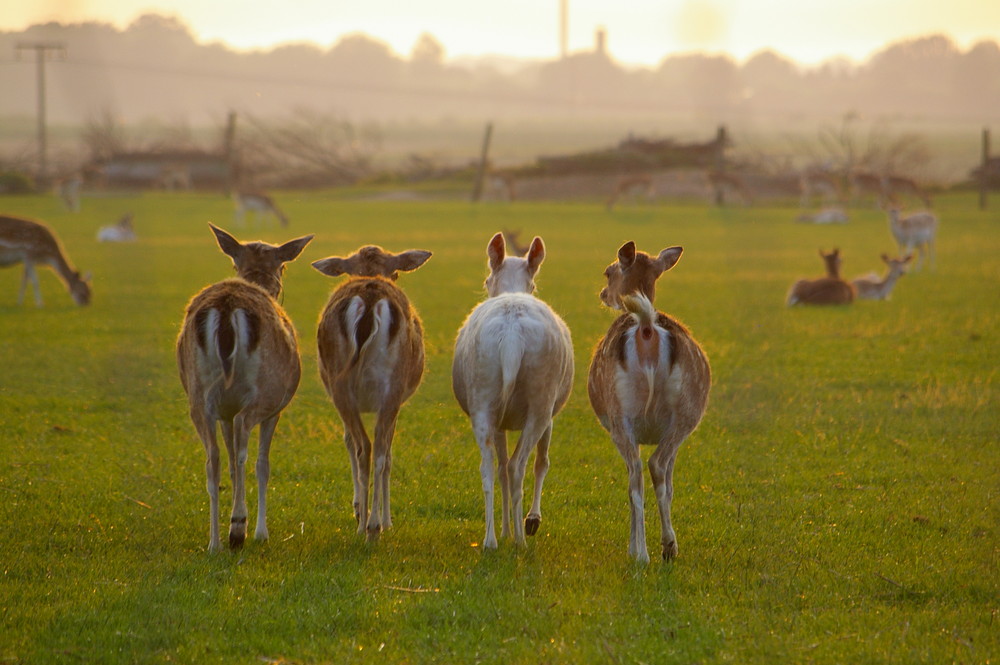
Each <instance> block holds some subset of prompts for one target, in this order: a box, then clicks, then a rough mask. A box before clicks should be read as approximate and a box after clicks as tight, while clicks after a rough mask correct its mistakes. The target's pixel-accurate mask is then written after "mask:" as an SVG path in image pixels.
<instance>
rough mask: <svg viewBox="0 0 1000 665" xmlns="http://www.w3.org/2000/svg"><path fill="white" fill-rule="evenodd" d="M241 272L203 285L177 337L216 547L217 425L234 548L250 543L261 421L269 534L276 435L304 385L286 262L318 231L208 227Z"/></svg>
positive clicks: (262, 519) (262, 508)
mask: <svg viewBox="0 0 1000 665" xmlns="http://www.w3.org/2000/svg"><path fill="white" fill-rule="evenodd" d="M209 226H210V227H211V229H212V232H213V233H215V237H216V240H217V241H218V243H219V247H220V248H221V249H222V251H223V252H224V253H225V254H226V255H228V256H229V257H230V258H231V259H232V260H233V264H234V266H235V267H236V274H237V276H236V277H235V278H232V279H226V280H223V281H221V282H218V283H216V284H212V285H210V286H207V287H205V288H204V289H202V290H201V291H200V292H199V293H198V294H196V295H195V296H194V297H193V298H192V299H191V302H189V303H188V306H187V310H186V314H185V316H184V323H183V324H182V326H181V333H180V335H179V336H178V338H177V366H178V369H179V371H180V378H181V384H182V385H183V386H184V392H185V393H187V397H188V405H189V408H190V415H191V421H192V422H193V423H194V427H195V429H196V430H197V431H198V436H199V437H200V438H201V441H202V443H203V444H204V446H205V455H206V457H207V458H208V460H207V463H206V469H205V470H206V475H207V477H208V483H207V486H208V497H209V502H210V506H211V517H210V533H211V535H210V539H209V541H208V549H209V551H212V552H214V551H217V550H219V549H220V548H221V544H220V542H219V475H220V467H219V446H218V443H217V439H216V425H215V424H216V422H220V423H221V425H222V437H223V439H224V440H225V443H226V450H227V451H228V453H229V477H230V479H231V481H232V484H233V512H232V519H231V520H230V524H229V546H230V548H234V549H235V548H238V547H240V546H242V545H243V541H244V540H245V539H246V533H247V504H246V487H245V481H246V469H245V465H246V461H247V447H248V445H249V440H250V432H251V431H252V430H253V428H254V427H256V426H257V425H258V424H259V425H260V445H259V450H258V453H257V489H258V492H257V528H256V530H255V531H254V538H256V539H257V540H267V483H268V480H269V479H270V476H271V464H270V459H269V454H270V450H271V438H272V436H273V435H274V429H275V427H276V426H277V424H278V419H279V418H280V417H281V411H282V410H283V409H284V408H285V406H287V405H288V403H289V402H290V401H291V399H292V396H293V395H295V391H296V389H297V388H298V385H299V376H300V375H301V365H300V361H299V349H298V342H297V340H296V334H295V327H294V326H293V325H292V322H291V320H290V319H289V318H288V316H287V315H286V314H285V311H284V310H283V309H282V308H281V305H279V304H278V301H277V300H276V298H277V297H278V296H279V295H280V293H281V274H282V272H283V271H284V269H285V264H286V263H288V262H289V261H292V260H294V259H295V258H296V257H298V255H299V254H300V253H301V252H302V250H303V249H304V248H305V246H306V245H307V244H309V241H310V240H312V236H311V235H308V236H304V237H302V238H297V239H296V240H290V241H289V242H286V243H285V244H283V245H280V246H276V245H271V244H269V243H266V242H250V243H241V242H240V241H238V240H237V239H236V238H234V237H233V236H231V235H229V234H228V233H226V232H225V231H223V230H222V229H219V228H216V227H215V226H212V225H211V224H209Z"/></svg>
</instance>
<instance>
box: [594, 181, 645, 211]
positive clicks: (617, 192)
mask: <svg viewBox="0 0 1000 665" xmlns="http://www.w3.org/2000/svg"><path fill="white" fill-rule="evenodd" d="M653 196H654V190H653V178H652V176H650V175H649V174H647V173H640V174H638V175H630V176H624V177H622V178H619V179H618V182H616V183H615V189H614V191H613V192H612V193H611V196H610V197H609V198H608V200H607V201H606V202H605V204H604V205H605V207H606V208H607V209H608V212H611V211H612V210H614V207H615V205H616V204H617V203H618V202H619V201H621V200H622V199H623V198H628V199H631V200H632V202H633V203H635V202H636V201H638V200H639V198H640V197H641V198H644V199H646V200H647V201H652V200H653Z"/></svg>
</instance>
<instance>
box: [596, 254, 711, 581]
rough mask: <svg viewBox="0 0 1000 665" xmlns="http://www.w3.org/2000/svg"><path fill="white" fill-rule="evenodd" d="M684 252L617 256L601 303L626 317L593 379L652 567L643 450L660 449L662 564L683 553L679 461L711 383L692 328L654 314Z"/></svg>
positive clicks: (642, 553) (605, 341) (655, 461)
mask: <svg viewBox="0 0 1000 665" xmlns="http://www.w3.org/2000/svg"><path fill="white" fill-rule="evenodd" d="M683 251H684V250H683V248H681V247H668V248H667V249H664V250H663V251H661V252H660V253H659V255H657V256H656V257H652V256H650V255H649V254H646V253H645V252H637V251H636V249H635V243H634V242H632V241H631V240H630V241H629V242H627V243H625V244H624V245H622V246H621V248H620V249H619V250H618V259H617V260H616V261H615V262H614V263H612V264H611V265H609V266H608V267H607V269H606V270H605V271H604V276H605V277H606V279H607V286H606V287H605V288H604V289H603V290H602V291H601V302H603V303H604V304H605V305H606V306H608V307H610V308H612V309H616V310H622V309H624V310H625V312H624V313H623V314H622V315H621V316H619V317H618V318H617V319H615V321H614V323H612V324H611V327H610V328H609V329H608V332H607V334H606V335H605V336H604V337H603V338H601V341H599V342H598V343H597V346H596V347H595V349H594V357H593V359H592V360H591V363H590V376H589V377H588V381H587V392H588V394H589V396H590V404H591V406H592V407H593V409H594V413H596V414H597V418H598V419H599V420H600V422H601V425H602V426H603V427H604V429H606V430H608V432H609V433H610V434H611V440H612V441H613V442H614V444H615V446H616V447H617V448H618V452H619V453H620V454H621V456H622V458H623V459H624V460H625V466H626V468H627V469H628V481H629V482H628V497H629V513H630V529H629V547H628V552H629V555H630V556H632V557H634V558H635V559H637V560H638V561H640V562H643V563H648V562H649V552H648V550H647V549H646V526H645V518H644V514H643V495H644V487H643V479H642V460H641V458H640V455H639V446H640V445H642V444H648V445H654V446H656V450H655V451H654V452H653V454H652V455H651V456H650V458H649V475H650V477H651V478H652V482H653V489H654V491H655V493H656V501H657V504H658V506H659V511H660V523H661V538H660V541H661V545H662V548H663V549H662V553H663V558H664V559H672V558H674V557H676V556H677V552H678V548H677V537H676V534H675V532H674V528H673V525H672V524H671V521H670V506H671V503H672V501H673V496H674V485H673V475H674V460H675V459H676V457H677V451H678V450H679V449H680V446H681V444H682V443H683V442H684V440H685V439H687V437H688V436H689V435H690V434H691V432H693V431H694V429H695V428H696V427H697V426H698V423H699V422H701V417H702V415H703V414H704V413H705V407H706V406H707V404H708V392H709V388H710V386H711V383H712V376H711V369H710V368H709V364H708V357H707V356H706V355H705V352H704V351H703V350H702V348H701V346H700V345H699V344H698V342H697V341H696V340H695V339H694V337H692V336H691V333H690V332H689V331H688V329H687V328H685V327H684V325H683V324H681V323H680V322H679V321H677V320H676V319H674V318H672V317H670V316H668V315H666V314H664V313H663V312H658V311H656V310H655V309H654V308H653V298H654V295H655V290H656V280H657V279H659V277H660V275H662V274H663V273H664V272H666V271H667V270H670V268H672V267H673V266H674V265H675V264H676V263H677V260H678V259H680V257H681V253H682V252H683Z"/></svg>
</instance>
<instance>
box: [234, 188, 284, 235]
mask: <svg viewBox="0 0 1000 665" xmlns="http://www.w3.org/2000/svg"><path fill="white" fill-rule="evenodd" d="M233 202H234V203H235V204H236V213H235V216H236V222H237V223H238V224H240V225H241V226H242V225H243V224H244V222H245V219H246V213H247V211H253V213H254V217H255V218H256V220H257V223H258V224H260V223H261V222H262V221H263V219H264V218H265V217H266V216H267V215H274V216H275V217H276V218H277V219H278V221H279V222H280V223H281V225H282V226H288V216H287V215H285V213H283V212H282V211H281V209H279V208H278V205H277V204H276V203H275V202H274V199H272V198H271V197H270V196H268V195H267V194H265V193H263V192H249V191H239V192H234V193H233Z"/></svg>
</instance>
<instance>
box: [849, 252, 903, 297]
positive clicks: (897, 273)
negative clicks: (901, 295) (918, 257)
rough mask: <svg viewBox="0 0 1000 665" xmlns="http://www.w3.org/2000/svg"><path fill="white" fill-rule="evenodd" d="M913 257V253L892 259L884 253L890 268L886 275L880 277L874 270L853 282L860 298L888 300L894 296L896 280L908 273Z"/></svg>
mask: <svg viewBox="0 0 1000 665" xmlns="http://www.w3.org/2000/svg"><path fill="white" fill-rule="evenodd" d="M912 259H913V255H912V254H907V255H906V258H903V259H899V258H895V259H891V258H889V255H888V254H883V255H882V260H883V261H884V262H885V264H886V266H888V268H889V272H887V273H886V275H885V277H882V278H879V276H878V275H876V274H875V273H874V272H872V273H869V274H868V275H865V276H864V277H858V278H857V279H855V280H853V281H852V282H851V283H852V284H854V290H855V291H856V292H857V294H858V299H859V300H888V299H889V298H890V296H892V289H893V287H895V286H896V281H897V280H899V278H900V277H902V276H903V275H905V274H906V264H908V263H909V262H910V261H911V260H912Z"/></svg>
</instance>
